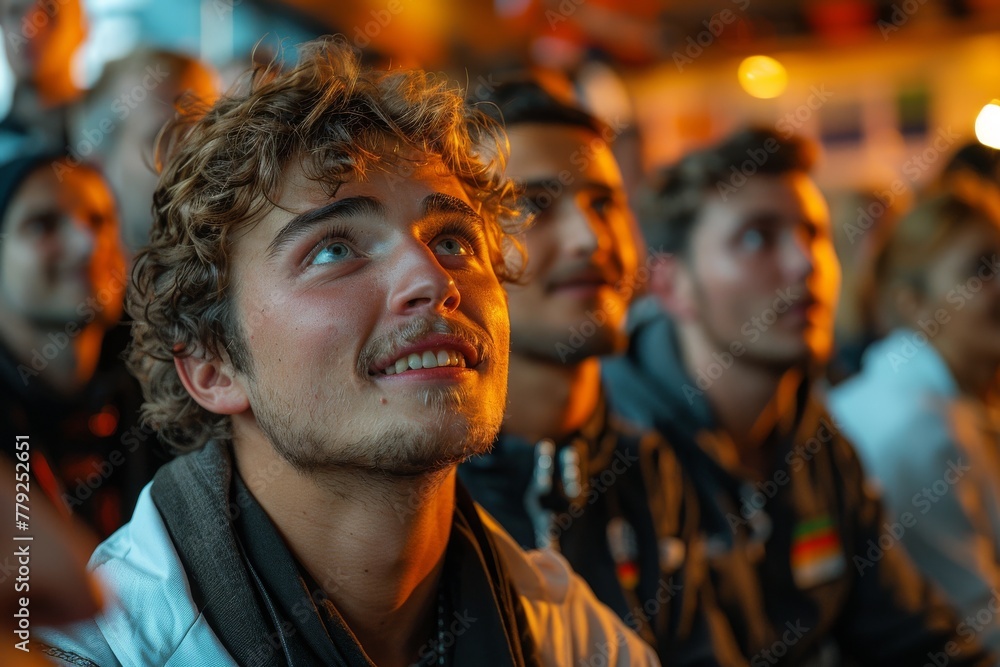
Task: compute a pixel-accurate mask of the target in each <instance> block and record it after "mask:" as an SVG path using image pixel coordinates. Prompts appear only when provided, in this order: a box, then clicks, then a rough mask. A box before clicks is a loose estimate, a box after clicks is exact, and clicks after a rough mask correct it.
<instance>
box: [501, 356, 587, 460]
mask: <svg viewBox="0 0 1000 667" xmlns="http://www.w3.org/2000/svg"><path fill="white" fill-rule="evenodd" d="M508 377H509V380H508V385H507V387H508V392H507V395H508V397H509V398H508V402H509V406H508V412H507V416H506V418H505V419H504V425H503V430H504V431H505V432H507V433H513V434H515V435H518V436H520V437H523V438H525V439H528V440H539V439H541V438H553V439H556V440H558V439H560V438H563V437H565V436H567V435H569V434H571V433H573V432H574V431H577V430H578V429H579V428H580V427H581V426H583V425H584V424H585V423H586V421H587V420H588V419H589V418H590V416H591V415H592V414H593V413H594V410H596V409H597V404H598V401H599V400H600V396H601V368H600V362H599V360H598V358H597V357H591V358H589V359H586V360H585V361H583V362H582V363H579V364H574V365H571V366H570V365H564V364H560V363H556V362H550V361H543V360H539V359H536V358H530V357H526V356H523V355H520V354H517V353H513V352H512V353H511V355H510V374H509V376H508Z"/></svg>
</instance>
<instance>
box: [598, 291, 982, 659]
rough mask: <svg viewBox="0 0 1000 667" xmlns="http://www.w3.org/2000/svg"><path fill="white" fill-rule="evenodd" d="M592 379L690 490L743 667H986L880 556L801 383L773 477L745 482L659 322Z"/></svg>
mask: <svg viewBox="0 0 1000 667" xmlns="http://www.w3.org/2000/svg"><path fill="white" fill-rule="evenodd" d="M603 375H604V381H605V386H606V391H607V396H608V400H609V402H610V403H611V406H612V410H613V411H615V412H616V413H618V414H621V415H624V416H625V417H626V418H628V419H629V420H631V421H634V422H636V423H638V424H642V425H644V426H648V427H654V428H656V429H657V430H658V431H660V433H662V434H663V435H664V437H665V438H666V439H667V440H668V441H669V442H670V443H671V444H672V445H673V447H674V450H675V451H676V453H677V457H678V459H679V460H680V462H681V465H682V466H683V467H684V469H685V471H686V472H687V474H688V476H689V477H690V478H691V479H692V480H693V483H694V485H695V489H696V492H697V496H698V499H699V508H700V533H701V538H700V539H701V540H703V544H704V549H705V553H706V556H707V561H708V566H709V569H710V578H711V581H712V590H713V591H714V594H715V596H716V602H715V605H716V608H717V610H718V611H719V612H721V614H722V615H723V616H724V617H725V619H726V620H727V622H728V623H729V625H730V627H731V629H732V633H733V635H734V636H735V638H736V641H737V642H738V644H739V646H740V648H741V650H742V653H743V655H744V656H745V657H746V659H747V660H749V662H750V665H751V666H752V667H756V666H757V665H779V664H780V665H802V664H852V663H850V662H849V661H851V660H853V661H854V664H860V665H871V666H873V667H874V666H878V667H888V666H892V667H896V666H901V667H906V666H910V665H913V666H915V667H920V666H921V665H924V664H935V663H934V662H933V660H934V659H937V660H942V659H945V658H946V659H947V661H948V664H949V665H953V666H954V665H991V664H993V660H992V659H991V658H990V657H989V656H988V655H987V654H986V653H985V652H984V651H983V650H982V649H981V647H980V646H979V645H978V643H977V641H976V640H975V638H969V637H961V636H959V635H958V634H957V632H956V629H957V625H958V619H957V618H955V616H954V614H953V612H952V611H951V609H950V608H948V607H947V606H946V605H945V603H944V602H943V601H942V598H941V597H940V596H939V595H938V594H937V593H936V592H935V591H933V590H932V589H931V586H930V584H929V583H928V582H927V581H926V580H925V579H923V578H922V577H921V576H920V575H919V574H918V573H917V571H916V570H915V568H914V567H913V565H912V564H911V562H910V561H909V559H908V558H907V556H906V555H905V552H904V550H903V548H902V545H898V544H896V545H894V546H891V548H885V544H886V537H885V536H884V534H885V533H886V531H887V530H889V528H888V527H886V526H885V525H884V524H885V520H884V515H883V510H882V506H881V504H880V502H879V501H878V500H877V499H876V498H874V497H873V496H872V495H871V494H870V492H869V491H868V489H867V488H866V486H865V483H864V475H863V471H862V469H861V465H860V463H859V461H858V458H857V456H856V454H855V452H854V450H853V448H852V447H851V445H850V444H849V443H848V442H847V441H846V440H845V439H844V438H843V437H842V436H841V435H840V433H839V432H838V429H837V427H836V425H835V424H834V422H833V421H832V419H831V418H830V416H829V415H828V414H827V412H826V410H825V409H824V407H823V406H822V404H821V403H820V402H819V401H818V400H816V398H815V396H813V392H812V391H811V388H810V384H809V383H808V382H803V383H802V386H801V387H800V390H799V393H798V399H799V400H798V406H797V410H796V412H795V414H792V415H788V416H787V418H786V419H784V420H782V423H781V424H780V425H779V426H778V427H777V429H776V430H775V433H774V434H773V438H774V443H775V449H774V452H775V462H774V467H773V471H774V472H773V473H772V474H771V476H770V477H769V478H767V479H766V480H763V481H755V480H753V479H750V478H748V477H745V476H743V475H741V474H740V473H739V472H738V471H737V470H735V469H734V467H733V466H726V465H724V464H723V463H722V461H723V460H727V458H728V457H727V456H726V455H725V452H726V447H727V442H729V441H728V439H727V436H725V434H724V433H722V432H721V431H720V429H718V427H717V425H716V421H715V419H714V417H713V415H712V411H711V408H710V406H709V404H708V402H707V400H706V399H705V397H704V393H703V392H702V391H701V389H700V388H699V386H698V384H697V383H696V381H695V380H694V379H692V378H690V377H689V376H688V374H687V373H686V372H685V370H684V369H683V367H682V365H681V362H680V357H679V350H678V344H677V340H676V336H675V335H674V331H673V327H672V325H671V323H670V321H669V319H668V318H667V316H666V315H665V314H663V313H662V312H655V313H651V312H649V311H647V316H646V317H644V318H642V319H641V320H640V321H639V322H638V324H637V326H636V327H635V329H634V331H633V333H632V337H631V342H630V348H629V350H628V353H627V356H625V357H624V358H620V359H612V360H609V361H608V362H607V363H606V364H605V365H604V370H603ZM723 380H724V378H723ZM729 447H731V445H729ZM880 539H881V540H882V543H883V547H882V548H879V547H878V545H879V542H880ZM872 545H876V550H877V554H876V555H877V558H870V557H869V556H870V555H871V554H875V553H876V552H875V551H872ZM859 558H861V559H863V560H859ZM838 654H839V655H840V657H836V656H837V655H838ZM932 656H934V657H933V658H932Z"/></svg>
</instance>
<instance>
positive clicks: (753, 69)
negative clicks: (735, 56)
mask: <svg viewBox="0 0 1000 667" xmlns="http://www.w3.org/2000/svg"><path fill="white" fill-rule="evenodd" d="M738 75H739V79H740V85H741V86H743V90H745V91H747V93H749V94H750V95H752V96H754V97H758V98H760V99H762V100H767V99H771V98H772V97H777V96H778V95H780V94H782V93H783V92H785V87H786V86H788V73H787V72H786V71H785V66H784V65H782V64H781V63H779V62H778V61H777V60H775V59H774V58H771V57H769V56H750V57H749V58H745V59H744V60H743V62H741V63H740V69H739V73H738Z"/></svg>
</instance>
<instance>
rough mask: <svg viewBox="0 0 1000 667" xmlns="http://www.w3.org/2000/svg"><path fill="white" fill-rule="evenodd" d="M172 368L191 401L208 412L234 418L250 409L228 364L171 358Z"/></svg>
mask: <svg viewBox="0 0 1000 667" xmlns="http://www.w3.org/2000/svg"><path fill="white" fill-rule="evenodd" d="M174 367H175V368H176V369H177V375H178V376H180V379H181V383H182V384H183V385H184V388H185V389H187V391H188V393H189V394H191V398H193V399H194V400H195V402H197V403H198V405H200V406H201V407H203V408H205V409H206V410H208V411H209V412H214V413H215V414H218V415H235V414H239V413H241V412H245V411H246V410H249V409H250V399H249V398H248V397H247V392H246V389H245V388H244V387H243V385H242V383H241V382H240V381H239V380H238V379H237V377H236V373H235V371H234V370H233V367H232V364H231V363H229V361H228V360H227V361H223V360H221V359H205V358H203V357H202V356H201V355H200V354H191V355H188V356H185V357H174Z"/></svg>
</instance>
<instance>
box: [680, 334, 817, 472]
mask: <svg viewBox="0 0 1000 667" xmlns="http://www.w3.org/2000/svg"><path fill="white" fill-rule="evenodd" d="M678 331H679V338H680V344H681V350H682V360H683V363H684V367H685V369H686V370H687V373H688V375H689V376H690V377H692V378H698V377H699V371H701V373H702V374H704V376H705V377H709V378H710V377H711V376H710V375H709V374H708V372H707V369H709V368H713V367H715V366H719V365H720V363H719V361H718V360H717V359H716V357H715V356H713V353H717V354H719V355H721V354H729V352H728V351H722V350H717V349H716V348H715V347H714V346H712V345H711V344H710V343H709V342H708V340H709V338H708V337H707V336H705V335H704V333H703V332H702V331H700V330H696V329H694V328H692V327H679V328H678ZM730 356H732V355H730ZM800 380H801V373H800V372H799V371H798V370H796V369H794V368H783V367H778V366H769V365H767V364H762V363H754V362H753V361H752V360H748V359H747V358H746V356H745V355H744V356H742V357H736V358H733V360H732V364H731V365H730V366H729V368H727V369H724V370H723V371H722V375H721V376H718V377H717V379H714V380H710V384H709V385H708V386H707V387H706V388H705V389H704V392H705V398H706V399H707V400H708V403H709V405H710V406H711V407H712V412H713V414H714V416H715V418H716V419H717V420H718V423H719V426H721V427H722V429H723V431H725V433H726V434H727V435H728V436H729V438H730V439H731V441H732V442H733V444H734V445H735V447H736V453H737V456H738V457H739V459H740V462H741V463H742V464H743V465H744V466H745V467H746V468H748V469H750V470H752V471H755V472H757V473H758V474H765V475H766V474H768V470H769V468H770V466H771V465H772V464H773V462H772V461H771V460H770V457H769V456H767V452H766V451H764V449H765V447H764V446H765V445H766V444H767V442H768V436H769V435H770V434H771V432H772V431H773V429H774V426H775V425H776V424H777V421H778V419H779V418H780V417H781V415H784V414H787V412H788V411H789V410H794V409H795V400H796V395H795V389H796V388H797V387H798V383H799V381H800Z"/></svg>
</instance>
